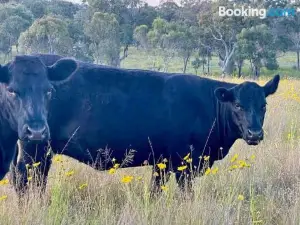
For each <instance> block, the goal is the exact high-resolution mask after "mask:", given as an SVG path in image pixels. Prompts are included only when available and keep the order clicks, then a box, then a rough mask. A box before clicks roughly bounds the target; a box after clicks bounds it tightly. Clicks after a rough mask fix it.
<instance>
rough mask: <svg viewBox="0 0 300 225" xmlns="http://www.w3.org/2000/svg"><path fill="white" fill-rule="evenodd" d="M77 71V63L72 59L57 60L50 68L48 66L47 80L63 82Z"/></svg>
mask: <svg viewBox="0 0 300 225" xmlns="http://www.w3.org/2000/svg"><path fill="white" fill-rule="evenodd" d="M76 69H77V62H76V61H75V60H73V59H66V58H65V59H61V60H58V61H57V62H56V63H55V64H53V65H52V66H48V78H49V80H50V81H54V82H55V81H56V82H59V81H64V80H66V79H67V78H68V77H70V76H71V74H72V73H73V72H74V71H75V70H76Z"/></svg>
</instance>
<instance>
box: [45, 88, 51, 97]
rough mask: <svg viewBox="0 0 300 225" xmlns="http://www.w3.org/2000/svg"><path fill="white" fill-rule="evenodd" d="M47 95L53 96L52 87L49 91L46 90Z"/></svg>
mask: <svg viewBox="0 0 300 225" xmlns="http://www.w3.org/2000/svg"><path fill="white" fill-rule="evenodd" d="M46 95H47V97H49V98H50V97H51V95H52V89H50V90H48V91H47V92H46Z"/></svg>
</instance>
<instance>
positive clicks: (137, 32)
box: [133, 25, 148, 49]
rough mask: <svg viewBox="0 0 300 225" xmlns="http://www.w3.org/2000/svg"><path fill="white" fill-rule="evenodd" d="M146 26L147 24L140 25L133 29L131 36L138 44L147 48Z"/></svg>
mask: <svg viewBox="0 0 300 225" xmlns="http://www.w3.org/2000/svg"><path fill="white" fill-rule="evenodd" d="M147 33H148V27H147V25H140V26H138V27H136V28H135V29H134V32H133V37H134V40H135V41H136V42H137V44H138V46H141V47H142V48H145V49H147V48H148V37H147Z"/></svg>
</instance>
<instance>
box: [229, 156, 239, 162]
mask: <svg viewBox="0 0 300 225" xmlns="http://www.w3.org/2000/svg"><path fill="white" fill-rule="evenodd" d="M238 156H239V155H238V154H234V156H233V157H232V158H231V160H230V162H232V163H233V162H235V161H236V160H237V158H238Z"/></svg>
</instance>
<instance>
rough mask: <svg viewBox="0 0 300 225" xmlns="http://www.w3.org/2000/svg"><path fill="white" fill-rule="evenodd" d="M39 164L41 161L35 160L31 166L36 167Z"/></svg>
mask: <svg viewBox="0 0 300 225" xmlns="http://www.w3.org/2000/svg"><path fill="white" fill-rule="evenodd" d="M40 164H41V162H36V163H33V164H32V166H33V167H38V166H39V165H40Z"/></svg>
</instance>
